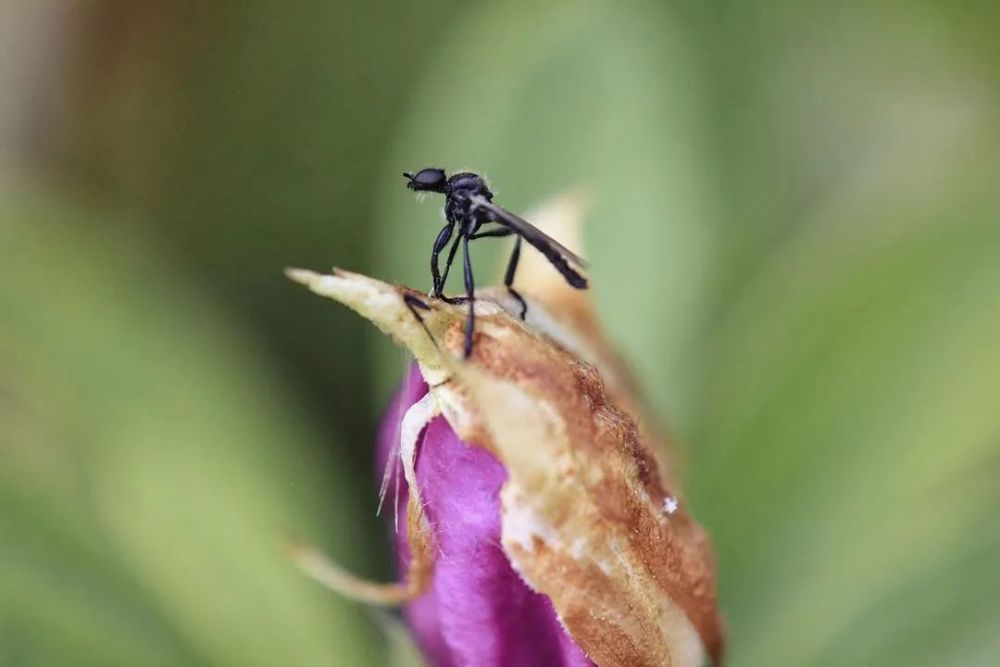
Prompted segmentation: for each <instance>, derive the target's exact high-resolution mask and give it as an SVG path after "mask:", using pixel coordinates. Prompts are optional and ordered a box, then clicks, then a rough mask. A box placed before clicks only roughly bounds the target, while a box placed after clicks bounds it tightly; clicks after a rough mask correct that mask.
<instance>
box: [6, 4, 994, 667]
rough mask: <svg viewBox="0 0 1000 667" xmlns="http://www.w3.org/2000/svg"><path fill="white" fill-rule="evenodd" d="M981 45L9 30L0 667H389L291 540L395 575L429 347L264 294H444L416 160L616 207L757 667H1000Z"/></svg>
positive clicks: (988, 23) (482, 15)
mask: <svg viewBox="0 0 1000 667" xmlns="http://www.w3.org/2000/svg"><path fill="white" fill-rule="evenodd" d="M998 19H1000V9H998V7H997V5H996V3H992V2H985V1H978V2H977V1H972V2H958V3H950V4H945V3H933V2H898V1H896V2H891V1H885V2H845V3H825V4H819V3H793V2H762V1H757V2H751V1H736V2H712V1H708V2H704V1H702V2H693V1H680V2H673V3H654V2H641V1H639V2H633V1H627V2H600V1H596V0H595V1H593V2H580V3H576V2H564V1H558V0H554V1H543V2H538V1H537V0H536V1H534V2H528V1H526V0H515V1H513V2H501V1H499V0H496V1H485V2H475V3H459V2H455V1H454V0H426V1H424V2H420V3H394V4H391V5H390V4H389V3H371V2H361V1H360V0H357V1H355V0H349V1H340V2H316V1H310V0H290V1H286V2H276V1H266V0H260V1H258V2H252V3H222V2H216V3H212V2H192V1H190V0H186V1H184V0H182V1H179V2H173V3H154V2H125V1H116V0H88V1H83V2H70V1H69V0H5V2H4V3H3V6H2V8H0V664H3V665H278V664H289V665H292V664H294V665H380V664H385V663H386V662H387V661H389V660H391V659H392V658H390V657H389V654H388V651H389V649H387V647H386V644H387V640H386V639H384V636H385V635H384V633H383V630H381V629H380V625H381V624H383V623H384V619H382V620H380V619H379V618H376V617H373V616H372V615H371V614H370V613H369V612H367V611H366V610H364V609H362V608H360V607H358V606H356V605H353V604H349V603H346V602H344V601H342V600H340V599H338V598H337V597H336V596H334V595H332V594H329V593H327V592H326V591H323V590H321V589H320V588H319V587H318V586H316V585H314V584H313V583H312V582H310V581H308V580H306V579H305V578H304V577H303V576H301V575H300V574H299V573H298V572H297V571H295V570H294V569H293V568H292V567H291V566H290V565H289V563H288V561H287V559H286V558H285V554H284V553H283V551H282V540H283V536H285V535H287V534H295V535H299V536H302V537H304V538H306V539H308V540H310V541H312V542H315V543H317V544H319V545H320V546H322V547H323V548H324V549H325V550H327V551H328V552H329V553H330V554H332V555H333V556H334V557H335V558H336V559H337V560H339V561H340V562H342V563H344V564H346V565H347V566H349V567H350V568H351V569H352V570H354V571H356V572H359V573H361V574H364V575H368V576H372V577H377V578H387V577H389V576H391V572H390V568H389V560H390V559H389V555H388V553H387V551H386V547H385V543H384V526H383V525H382V524H381V523H380V522H379V521H378V520H377V519H376V518H375V517H374V508H375V488H374V481H373V479H372V477H373V474H372V462H371V456H372V440H373V434H374V431H375V429H376V426H377V424H378V419H379V413H380V410H381V407H382V405H383V404H384V403H385V401H386V400H387V397H388V396H389V392H390V391H391V388H392V386H393V384H394V383H395V381H396V379H397V378H398V376H399V374H400V372H401V370H402V369H403V368H404V364H405V357H404V356H403V355H402V353H400V352H399V351H397V350H395V349H394V348H393V347H392V346H391V344H390V343H389V342H388V341H386V340H384V339H382V338H381V336H379V335H378V334H377V333H376V332H375V331H374V330H373V329H372V328H371V327H370V326H369V325H368V324H366V323H364V322H363V321H361V320H360V319H359V318H357V317H356V316H354V315H352V314H350V313H348V312H347V311H346V310H344V309H342V308H339V307H337V306H336V305H334V304H332V303H330V302H328V301H323V300H320V299H318V298H316V297H314V296H311V295H309V294H308V293H306V292H305V290H303V289H301V288H299V287H296V286H293V285H292V284H290V283H289V282H288V281H287V280H285V279H284V277H283V276H282V275H281V269H282V267H284V266H286V265H301V266H307V267H311V268H317V269H325V268H327V267H329V266H332V265H338V266H342V267H344V268H349V269H353V270H359V271H364V272H369V273H372V274H374V275H377V276H379V277H382V278H385V279H389V280H398V281H407V282H411V283H413V284H415V285H416V286H420V287H427V286H428V285H429V277H428V275H427V269H426V262H427V254H428V252H429V248H430V244H431V242H432V240H433V238H434V235H435V233H436V231H437V226H436V223H437V222H438V221H439V217H438V216H439V213H438V207H437V204H436V203H432V202H430V201H428V202H424V204H423V205H418V204H416V203H414V201H413V198H412V197H411V196H409V194H408V193H407V192H406V191H405V189H404V188H403V187H402V186H403V182H402V179H401V178H400V172H402V171H403V170H404V169H415V168H420V167H423V166H428V165H444V166H447V167H449V168H457V167H474V168H476V169H479V170H482V171H484V172H485V173H486V174H487V175H488V176H489V177H490V178H491V181H492V183H493V184H494V185H495V190H496V191H497V192H498V201H500V202H502V203H503V204H504V205H506V206H508V207H509V208H511V209H513V210H523V209H525V208H526V207H528V206H529V205H531V204H532V203H535V202H537V201H539V200H540V199H542V198H544V197H546V196H547V195H550V194H554V193H557V192H559V191H562V190H564V189H566V188H569V187H574V186H584V187H587V188H588V189H589V191H590V192H591V194H592V196H593V200H594V202H595V206H594V209H593V212H592V215H590V217H589V218H588V220H587V224H586V230H585V231H586V237H587V246H588V248H589V252H588V255H589V256H590V258H591V259H592V261H593V265H594V268H593V272H592V277H593V286H594V289H593V292H594V296H595V298H596V300H597V302H598V304H599V308H600V311H601V313H602V315H603V317H604V318H605V319H606V322H607V326H608V328H609V329H610V331H611V333H612V334H613V336H614V338H615V339H616V340H617V341H618V342H619V343H620V345H621V347H622V349H623V351H624V353H625V354H626V355H627V357H628V358H629V359H630V360H631V361H632V363H633V365H634V366H635V368H636V369H637V371H638V374H639V377H640V379H641V381H642V384H643V385H644V386H645V388H646V389H647V390H648V392H649V393H650V395H651V397H652V399H653V403H654V405H655V406H656V408H657V409H658V411H659V413H660V415H661V416H663V418H664V419H665V420H666V421H667V423H668V424H670V426H671V428H672V430H673V431H675V432H676V433H677V434H678V436H679V439H680V441H681V442H682V443H684V448H685V453H684V459H685V462H686V470H685V474H684V477H685V480H686V484H687V493H688V497H689V500H690V503H691V506H692V507H693V511H694V512H695V514H696V515H697V516H698V517H699V518H700V519H701V520H702V521H703V522H704V523H705V524H706V525H707V526H708V528H709V529H710V530H711V532H712V534H713V537H714V539H715V542H716V546H717V550H718V560H719V568H720V577H721V580H720V586H721V595H722V604H723V607H724V610H725V614H726V616H727V620H728V626H729V632H730V640H731V646H730V661H729V664H730V665H733V666H743V665H748V666H755V665H903V664H905V665H955V664H961V665H996V664H1000V634H998V633H997V629H998V628H1000V566H998V563H1000V521H998V516H1000V67H998V65H1000V40H998V39H997V35H998V34H1000V21H998ZM478 266H480V267H490V266H491V264H490V259H489V256H488V255H487V254H484V255H482V256H481V259H480V261H479V262H478ZM487 271H489V268H481V269H480V275H481V276H484V277H485V275H486V272H487Z"/></svg>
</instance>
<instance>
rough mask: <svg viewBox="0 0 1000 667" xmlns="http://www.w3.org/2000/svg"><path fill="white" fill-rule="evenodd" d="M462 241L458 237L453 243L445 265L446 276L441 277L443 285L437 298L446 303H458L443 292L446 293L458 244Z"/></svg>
mask: <svg viewBox="0 0 1000 667" xmlns="http://www.w3.org/2000/svg"><path fill="white" fill-rule="evenodd" d="M461 240H462V237H461V236H456V237H455V240H454V241H452V242H451V248H450V249H449V250H448V260H447V261H446V262H445V263H444V275H443V276H441V285H440V289H439V291H438V293H437V294H436V295H435V296H436V297H437V298H439V299H441V300H443V301H444V302H446V303H457V301H456V300H455V299H450V298H448V297H446V296H444V294H442V292H443V291H444V286H445V284H447V282H448V272H449V271H451V263H452V262H453V261H455V253H456V252H458V243H459V241H461Z"/></svg>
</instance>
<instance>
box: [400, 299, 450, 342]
mask: <svg viewBox="0 0 1000 667" xmlns="http://www.w3.org/2000/svg"><path fill="white" fill-rule="evenodd" d="M403 303H405V304H406V307H407V308H409V309H410V312H411V313H413V316H414V317H415V318H417V322H420V326H421V327H423V330H424V331H425V332H426V333H427V337H428V338H430V340H431V344H432V345H433V346H434V347H435V348H436V349H437V350H438V351H440V350H441V348H439V347H438V344H437V341H436V340H434V334H432V333H431V330H430V329H428V328H427V323H426V322H424V318H423V316H422V315H421V314H420V313H419V312H418V310H430V309H431V307H430V306H428V305H427V304H426V303H424V302H423V301H421V300H420V299H418V298H417V297H415V296H413V295H412V294H404V295H403Z"/></svg>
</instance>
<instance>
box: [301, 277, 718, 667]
mask: <svg viewBox="0 0 1000 667" xmlns="http://www.w3.org/2000/svg"><path fill="white" fill-rule="evenodd" d="M289 276H290V277H291V278H293V279H294V280H296V281H297V282H300V283H302V284H305V285H307V286H308V287H309V288H310V289H311V290H313V291H314V292H316V293H318V294H321V295H324V296H328V297H330V298H333V299H335V300H337V301H340V302H341V303H343V304H345V305H347V306H348V307H350V308H352V309H354V310H356V311H357V312H358V313H360V314H361V315H362V316H364V317H366V318H367V319H369V320H370V321H372V322H373V323H374V324H375V325H376V326H378V327H379V328H380V329H382V330H383V331H384V332H386V333H388V334H389V335H391V336H392V337H393V338H394V339H396V340H397V342H399V343H400V344H402V345H404V346H406V347H407V348H409V349H410V351H411V352H412V353H413V354H414V356H415V357H416V359H417V361H418V363H419V364H420V367H421V371H422V373H423V374H424V377H425V379H426V380H427V382H428V384H429V385H430V386H431V390H430V391H431V393H430V395H431V396H433V398H434V400H436V401H437V404H438V407H439V408H440V410H441V412H442V413H443V414H444V416H445V417H446V419H447V420H448V422H449V423H450V425H451V427H452V428H453V429H454V430H455V431H456V433H458V435H459V436H460V437H461V438H462V439H463V440H465V441H466V442H469V443H471V444H473V445H476V446H479V447H483V448H485V449H488V450H489V451H491V452H493V453H494V454H495V455H496V456H497V457H498V459H499V460H500V461H501V462H502V463H503V465H504V466H505V467H506V469H507V471H508V474H509V480H508V482H507V483H506V484H505V485H504V488H503V490H502V492H501V513H502V517H501V519H502V542H503V547H504V549H505V551H506V553H507V554H508V556H509V558H510V559H511V562H512V563H513V564H514V567H515V568H516V569H517V570H518V571H519V572H520V573H521V575H522V577H523V578H524V579H525V581H526V582H527V583H528V584H529V585H530V586H532V587H533V588H535V589H536V590H538V591H540V592H542V593H544V594H545V595H547V596H549V597H550V598H551V600H552V602H553V605H554V607H555V609H556V612H557V613H558V615H559V617H560V619H561V621H562V623H563V624H564V625H565V626H566V628H567V630H568V631H569V633H570V634H571V635H572V637H573V639H574V640H575V641H576V642H577V643H578V644H579V646H580V647H581V648H583V649H584V651H586V652H587V654H588V655H589V656H590V657H591V658H592V659H593V660H594V661H595V662H596V663H597V664H599V665H602V666H605V665H612V666H617V665H620V666H628V667H635V666H641V665H673V666H677V667H688V666H695V665H698V664H700V662H701V659H702V656H703V655H704V653H706V652H707V654H708V655H709V656H710V657H711V658H712V660H713V662H715V663H718V662H719V661H720V660H721V656H722V648H723V637H722V624H721V619H720V617H719V615H718V611H717V608H716V594H715V580H714V563H713V556H712V551H711V546H710V544H709V541H708V539H707V536H706V535H705V533H704V532H703V531H702V529H701V528H700V527H699V526H698V525H697V524H696V523H695V522H694V521H693V520H692V519H691V517H690V516H689V515H688V514H687V512H686V510H685V508H684V505H683V503H682V502H680V504H678V503H679V498H678V492H677V491H676V490H675V489H668V488H667V487H666V486H665V485H664V482H663V477H662V475H661V464H660V462H659V460H658V458H657V456H656V452H655V451H654V450H653V448H652V447H651V445H650V442H649V441H648V440H647V438H646V437H644V434H643V433H642V432H641V431H640V430H639V429H638V428H637V427H636V420H635V416H636V414H637V412H636V411H637V408H636V407H635V405H636V403H635V402H634V401H632V399H631V398H630V394H629V389H628V387H627V383H625V382H624V381H622V380H621V376H618V377H617V378H616V381H617V382H619V383H621V385H620V386H619V387H618V388H617V389H616V390H615V391H614V392H611V391H608V389H607V388H606V386H605V383H604V381H603V380H602V376H601V374H600V373H599V371H598V368H599V367H602V366H607V365H608V364H609V363H617V362H616V361H614V358H613V357H609V356H602V355H604V354H605V352H603V351H602V350H601V346H602V345H604V344H603V343H602V341H603V339H602V338H600V337H599V332H596V333H595V331H588V330H587V326H586V323H585V321H584V320H579V319H577V318H568V317H566V316H563V319H560V316H559V315H557V314H554V313H553V312H550V311H549V309H548V308H547V307H546V305H543V304H547V303H548V302H547V301H546V300H545V299H544V298H541V297H537V296H536V298H534V299H529V320H528V322H527V325H529V326H526V325H525V324H522V323H521V322H520V321H519V320H518V319H516V318H515V317H513V316H512V315H511V314H510V313H509V312H508V311H507V310H506V309H505V307H504V304H505V297H503V296H502V295H498V296H494V297H493V298H494V300H490V299H491V294H492V293H491V292H490V291H485V290H484V291H483V292H481V293H479V295H478V296H479V298H478V299H477V303H476V312H477V327H476V335H475V346H474V349H473V354H472V357H471V358H470V359H468V360H467V361H463V360H462V359H461V350H462V338H463V336H462V332H463V328H464V325H465V317H466V313H465V307H464V306H450V305H448V304H445V303H442V302H439V301H430V300H427V299H425V298H423V297H421V296H420V295H419V294H418V293H416V292H414V291H412V290H409V289H408V288H404V287H399V286H393V285H388V284H386V283H383V282H380V281H377V280H373V279H371V278H367V277H365V276H361V275H358V274H351V273H347V272H343V271H337V270H335V271H334V273H333V274H332V275H320V274H316V273H313V272H310V271H305V270H301V269H295V270H290V271H289ZM406 294H409V295H412V296H416V297H417V298H421V299H423V300H424V301H425V303H427V305H428V309H427V310H421V311H420V320H418V319H417V318H416V317H415V315H414V313H413V312H411V310H410V309H409V308H407V306H406V304H405V302H404V299H403V297H404V295H406ZM506 306H507V307H510V306H509V304H506ZM554 310H556V311H558V309H554ZM581 312H583V311H581ZM588 316H589V315H588ZM564 320H565V321H564ZM594 321H595V322H596V320H594ZM581 322H583V324H581ZM595 327H596V324H595ZM555 341H561V343H556V342H555ZM569 350H573V352H570V351H569ZM581 357H583V358H584V359H587V361H582V360H581ZM609 359H611V361H609ZM618 401H621V402H626V403H629V406H628V407H624V406H622V407H619V404H618ZM630 401H631V402H630ZM411 488H412V487H411ZM411 500H412V498H411ZM411 506H412V505H411ZM417 525H418V526H419V525H420V524H419V522H418V524H417ZM414 534H419V532H418V533H414V532H411V533H410V535H414ZM412 546H413V545H411V547H412ZM418 547H419V545H418ZM426 547H427V545H426V544H425V545H424V548H426ZM414 576H415V573H414V572H413V571H411V572H410V573H408V576H407V580H408V581H409V580H411V579H412V578H414Z"/></svg>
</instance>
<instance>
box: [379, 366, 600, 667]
mask: <svg viewBox="0 0 1000 667" xmlns="http://www.w3.org/2000/svg"><path fill="white" fill-rule="evenodd" d="M426 391H427V387H426V385H425V384H424V383H423V381H422V379H421V378H420V374H419V371H418V370H417V369H416V367H414V368H413V369H411V371H410V373H409V374H408V376H407V378H406V379H405V380H404V383H403V386H402V387H401V389H400V391H399V392H398V393H397V395H396V397H395V398H394V400H393V402H392V404H391V405H390V408H389V410H388V413H387V415H386V419H385V421H384V422H383V424H382V429H381V431H380V434H379V443H378V444H379V447H378V450H379V452H380V460H381V461H384V460H386V457H387V456H388V455H389V453H390V452H391V451H392V450H393V446H394V440H393V439H394V438H396V440H395V442H398V437H399V436H398V434H399V423H400V422H401V420H402V418H403V415H404V414H405V412H406V408H408V407H409V406H410V405H412V404H413V403H415V402H416V401H418V400H419V399H420V398H421V397H422V396H423V394H425V393H426ZM416 471H417V481H418V483H419V485H420V488H421V492H422V496H423V500H424V511H425V513H426V516H427V519H428V521H429V522H430V525H431V529H432V531H433V536H434V540H433V542H434V545H435V550H436V552H435V555H436V557H435V566H434V576H433V580H432V583H431V587H430V589H429V590H428V591H427V592H426V593H425V594H424V595H422V596H421V597H420V598H418V599H417V600H415V601H413V602H411V603H410V604H409V605H407V607H406V609H405V612H404V613H405V616H406V619H407V621H408V623H409V626H410V628H411V630H412V631H413V633H414V635H415V637H416V640H417V642H418V644H419V645H420V647H421V649H422V651H423V652H424V654H425V656H426V658H427V660H428V661H429V662H430V664H432V665H434V666H435V667H464V666H466V665H470V666H471V665H477V666H479V665H481V666H483V667H489V666H491V665H509V666H511V667H533V666H535V665H537V666H539V667H543V666H549V665H553V666H559V665H567V666H572V667H576V666H583V665H591V664H593V663H591V661H590V660H588V659H587V657H586V656H585V655H584V653H583V651H581V650H580V648H579V647H578V646H577V645H576V644H575V643H574V642H573V640H572V639H571V638H570V637H569V635H568V634H567V633H566V631H565V630H564V629H563V627H562V625H561V624H560V623H559V620H558V619H557V617H556V613H555V611H554V609H553V607H552V602H551V601H550V600H549V599H548V598H547V597H546V596H545V595H542V594H540V593H537V592H535V591H533V590H532V589H530V588H529V587H528V586H527V584H525V583H524V581H523V580H522V579H521V577H520V575H518V574H517V572H515V571H514V568H513V567H512V565H511V562H510V560H509V559H508V557H507V555H506V554H505V553H504V551H503V549H502V547H501V545H500V531H501V529H500V499H499V493H500V488H501V487H502V485H503V483H504V482H505V481H506V480H507V473H506V471H505V470H504V468H503V466H502V465H501V464H500V462H499V461H497V459H496V458H495V457H494V456H493V455H492V454H490V453H489V452H487V451H485V450H483V449H480V448H478V447H472V446H470V445H468V444H467V443H465V442H463V441H462V440H461V439H460V438H459V437H458V436H457V435H456V434H455V432H454V431H453V430H452V428H451V426H450V425H449V424H448V422H447V421H446V420H445V419H444V418H443V417H437V418H435V419H433V420H432V421H431V423H430V424H429V425H428V426H427V428H426V429H425V431H424V433H423V435H422V436H421V439H420V442H419V444H418V450H417V465H416ZM394 484H395V483H394V482H393V483H392V485H393V488H394ZM399 488H400V497H399V498H398V499H397V503H400V504H399V511H403V508H404V506H405V490H406V486H405V481H401V485H400V487H399ZM392 492H393V490H392V488H390V491H389V493H390V494H391V493H392ZM395 541H396V546H397V550H398V554H399V557H400V569H401V571H403V572H405V571H406V563H407V559H408V557H409V555H408V540H407V537H406V527H405V525H402V524H401V525H400V526H399V528H398V532H397V534H396V540H395Z"/></svg>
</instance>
